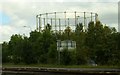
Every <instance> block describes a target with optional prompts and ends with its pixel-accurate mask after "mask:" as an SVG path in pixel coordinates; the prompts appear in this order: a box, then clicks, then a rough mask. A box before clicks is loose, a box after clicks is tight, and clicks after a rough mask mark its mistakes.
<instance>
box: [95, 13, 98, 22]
mask: <svg viewBox="0 0 120 75" xmlns="http://www.w3.org/2000/svg"><path fill="white" fill-rule="evenodd" d="M97 21H98V14H97V13H95V22H97Z"/></svg>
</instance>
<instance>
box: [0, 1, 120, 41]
mask: <svg viewBox="0 0 120 75" xmlns="http://www.w3.org/2000/svg"><path fill="white" fill-rule="evenodd" d="M118 1H119V0H116V1H115V0H114V1H113V0H91V1H90V0H84V1H83V0H34V1H31V0H20V1H18V0H3V1H1V2H0V5H1V6H0V43H1V42H3V41H9V40H10V36H11V35H12V34H22V35H23V34H25V35H28V34H29V32H30V30H34V29H35V28H36V19H35V16H36V15H37V14H40V13H49V12H55V11H56V12H57V11H60V12H64V11H72V12H74V11H78V12H79V11H80V12H95V13H98V15H99V20H100V21H101V22H102V23H104V24H106V25H109V26H110V27H116V29H118ZM23 26H27V27H23Z"/></svg>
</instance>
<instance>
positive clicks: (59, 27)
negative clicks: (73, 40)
mask: <svg viewBox="0 0 120 75" xmlns="http://www.w3.org/2000/svg"><path fill="white" fill-rule="evenodd" d="M97 20H98V14H97V13H93V12H77V11H74V12H66V11H65V12H53V13H42V14H39V15H36V30H37V31H41V30H43V29H44V28H45V26H46V25H47V24H50V25H51V27H52V30H53V31H59V32H61V31H64V29H65V28H66V27H67V26H69V27H70V28H72V30H75V28H76V25H77V24H78V23H82V24H83V28H84V30H86V29H87V25H88V23H89V22H90V21H94V22H96V21H97Z"/></svg>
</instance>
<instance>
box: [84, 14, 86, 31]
mask: <svg viewBox="0 0 120 75" xmlns="http://www.w3.org/2000/svg"><path fill="white" fill-rule="evenodd" d="M85 13H86V12H84V30H86V24H85V20H86V16H85Z"/></svg>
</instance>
